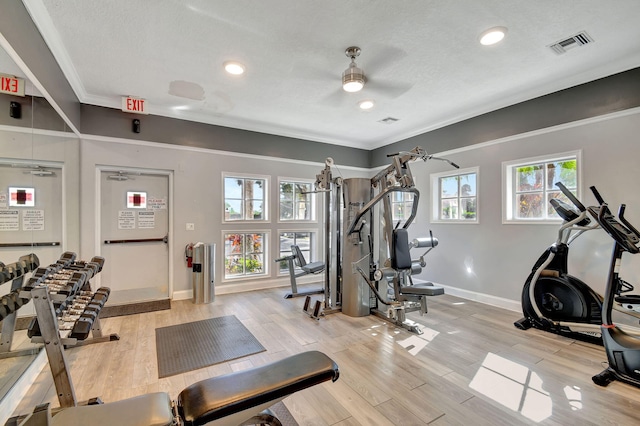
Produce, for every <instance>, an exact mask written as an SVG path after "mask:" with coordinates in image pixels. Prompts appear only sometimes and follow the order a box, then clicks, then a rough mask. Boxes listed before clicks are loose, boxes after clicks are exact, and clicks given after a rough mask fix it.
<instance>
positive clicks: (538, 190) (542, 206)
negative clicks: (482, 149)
mask: <svg viewBox="0 0 640 426" xmlns="http://www.w3.org/2000/svg"><path fill="white" fill-rule="evenodd" d="M579 157H580V153H579V152H573V153H566V154H558V155H555V156H549V157H538V158H530V159H524V160H519V161H513V162H508V163H503V181H504V182H503V184H504V192H505V200H504V201H505V203H504V205H505V208H504V213H503V214H504V219H506V222H524V221H528V222H532V221H546V220H558V219H559V217H558V215H557V213H556V212H555V210H554V209H553V207H552V206H551V204H550V203H549V201H550V200H551V199H552V198H562V199H563V200H564V201H567V202H569V200H567V198H566V197H565V196H564V194H562V192H560V190H559V189H558V187H557V186H556V182H562V183H563V184H564V186H566V187H567V188H568V189H569V190H570V191H571V192H573V193H574V194H575V195H576V196H578V177H579V173H578V165H579Z"/></svg>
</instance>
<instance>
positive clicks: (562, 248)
mask: <svg viewBox="0 0 640 426" xmlns="http://www.w3.org/2000/svg"><path fill="white" fill-rule="evenodd" d="M556 186H557V187H558V188H560V190H561V191H562V193H563V194H564V195H565V196H566V197H567V198H568V199H569V200H570V201H571V203H572V204H573V206H571V205H569V204H568V203H566V202H564V201H562V200H560V199H557V198H554V199H551V200H550V203H551V205H552V207H553V208H554V209H555V211H556V212H557V213H558V215H559V216H560V217H561V218H562V219H563V220H564V222H563V224H562V226H561V227H560V230H559V231H558V238H557V239H556V241H555V243H553V244H552V245H551V246H550V247H549V248H547V249H546V250H545V252H544V253H542V255H541V256H540V258H539V259H538V261H537V262H536V263H535V265H534V266H533V269H532V270H531V273H530V274H529V276H528V277H527V280H526V282H525V284H524V288H523V289H522V311H523V314H524V318H522V319H520V320H518V321H516V322H514V323H513V325H515V326H516V327H517V328H519V329H521V330H527V329H529V328H531V327H535V328H538V329H540V330H544V331H548V332H551V333H556V334H561V335H564V336H567V337H571V338H576V339H580V340H584V341H587V342H591V343H596V344H602V339H601V333H600V324H602V316H601V312H602V302H603V298H602V296H600V295H599V294H598V293H596V292H595V291H593V289H591V287H589V286H588V285H587V284H586V283H584V282H583V281H581V280H580V279H578V278H576V277H574V276H572V275H570V274H569V273H568V266H567V261H568V257H569V245H570V244H571V243H572V242H573V241H575V239H576V238H578V237H579V236H580V235H582V234H583V233H584V232H586V231H590V230H593V229H597V228H599V225H598V224H597V223H595V224H591V220H590V219H589V217H588V212H587V209H586V208H585V206H584V205H583V204H582V203H581V202H580V201H579V200H578V199H577V198H576V197H575V196H574V195H573V193H571V191H569V190H568V189H567V188H566V187H565V186H564V185H563V184H562V183H560V182H558V183H556ZM574 232H575V233H574ZM572 233H574V234H573V235H571V234H572ZM631 289H632V288H629V289H626V290H631Z"/></svg>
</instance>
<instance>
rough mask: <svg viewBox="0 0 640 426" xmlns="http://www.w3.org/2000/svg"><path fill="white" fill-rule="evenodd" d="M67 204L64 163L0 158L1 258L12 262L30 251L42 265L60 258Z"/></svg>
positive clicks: (6, 261) (6, 262)
mask: <svg viewBox="0 0 640 426" xmlns="http://www.w3.org/2000/svg"><path fill="white" fill-rule="evenodd" d="M64 205H65V201H64V199H63V191H62V165H60V164H58V163H45V162H37V161H36V162H34V161H30V162H28V163H27V162H22V163H21V162H16V160H8V159H0V261H1V262H4V263H5V264H9V263H13V262H15V261H17V260H18V258H19V257H20V256H23V255H25V254H29V253H35V254H36V255H37V256H38V258H39V259H40V264H41V265H42V266H47V265H49V264H50V263H53V262H55V261H56V260H58V259H59V258H60V254H61V252H62V250H63V247H64V240H63V239H64V234H63V229H64V223H63V220H62V218H63V214H64V213H63V208H64ZM2 287H7V286H2ZM4 290H5V289H2V290H0V292H1V293H6V291H4Z"/></svg>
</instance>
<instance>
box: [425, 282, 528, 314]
mask: <svg viewBox="0 0 640 426" xmlns="http://www.w3.org/2000/svg"><path fill="white" fill-rule="evenodd" d="M434 284H437V285H439V286H442V287H444V292H445V294H450V295H452V296H456V297H461V298H463V299H467V300H473V301H475V302H480V303H484V304H485V305H491V306H497V307H498V308H503V309H507V310H509V311H513V312H522V305H521V304H520V301H519V300H511V299H505V298H504V297H497V296H492V295H490V294H484V293H478V292H475V291H471V290H465V289H462V288H456V287H451V286H448V285H444V284H438V283H434Z"/></svg>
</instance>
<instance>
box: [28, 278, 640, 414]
mask: <svg viewBox="0 0 640 426" xmlns="http://www.w3.org/2000/svg"><path fill="white" fill-rule="evenodd" d="M286 291H287V289H285V288H280V289H273V290H261V291H253V292H247V293H237V294H227V295H217V296H216V298H215V301H214V302H213V303H210V304H206V305H194V304H193V303H191V301H190V300H182V301H173V302H172V308H171V310H167V311H158V312H151V313H145V314H137V315H129V316H124V317H113V318H107V319H104V320H102V328H103V333H104V334H108V333H118V334H119V335H120V337H121V340H119V341H115V342H108V343H100V344H95V345H88V346H85V347H77V348H70V349H68V350H67V351H66V353H67V358H68V362H69V365H70V370H71V375H72V377H73V380H74V384H75V388H76V393H77V395H78V399H82V398H89V397H93V396H101V397H102V399H103V400H104V401H116V400H120V399H124V398H129V397H132V396H136V395H140V394H144V393H148V392H158V391H164V392H167V393H168V394H169V395H170V397H171V398H174V399H175V398H176V397H177V395H178V393H179V392H180V391H181V390H182V389H184V388H185V387H186V386H188V385H190V384H192V383H195V382H197V381H200V380H205V379H207V378H209V377H215V376H218V375H221V374H226V373H229V372H232V371H239V370H243V369H245V368H250V367H252V366H258V365H264V364H266V363H268V362H271V361H275V360H279V359H282V358H284V357H286V356H288V355H292V354H296V353H300V352H304V351H307V350H319V351H322V352H324V353H326V354H327V355H329V356H330V357H332V358H333V359H334V360H335V361H336V362H337V363H338V365H339V368H340V378H339V379H338V381H337V382H336V383H330V382H329V383H323V384H321V385H319V386H314V387H312V388H309V389H305V390H302V391H300V392H298V393H296V394H295V395H292V396H290V397H288V398H286V399H285V400H284V403H285V405H286V406H287V407H288V409H289V411H290V412H291V413H292V415H293V417H294V418H295V419H296V420H297V421H298V423H299V424H300V425H301V426H302V425H331V426H338V425H339V426H370V425H393V424H395V425H414V424H415V425H422V424H429V425H434V426H445V425H456V426H457V425H465V426H466V425H473V426H484V425H491V426H493V425H509V426H511V425H539V426H547V425H567V424H580V425H596V424H597V425H603V424H607V425H625V426H626V425H631V424H640V389H637V388H634V387H631V386H629V385H626V384H623V383H619V382H615V383H612V384H611V385H610V386H609V387H607V388H601V387H598V386H596V385H595V384H593V383H592V381H591V376H592V375H593V374H595V373H598V372H600V371H601V370H602V368H603V367H602V362H603V361H605V360H606V355H605V353H604V349H603V348H602V347H600V346H597V345H591V344H588V343H584V342H578V341H575V340H573V339H568V338H566V337H563V336H558V335H553V334H549V333H545V332H542V331H540V330H527V331H522V330H519V329H516V328H515V327H514V326H513V321H515V320H517V319H519V318H520V314H519V313H517V312H511V311H507V310H503V309H500V308H497V307H494V306H488V305H483V304H481V303H477V302H474V301H469V300H464V299H460V298H457V297H453V296H449V295H443V296H438V297H433V298H429V300H428V302H429V313H428V314H427V315H425V316H420V315H419V314H418V313H410V314H408V317H409V318H411V319H412V320H414V321H416V322H418V323H419V324H421V325H422V326H423V327H424V334H423V335H421V336H417V335H414V334H412V333H409V332H408V331H406V330H404V329H402V328H399V327H397V326H395V325H394V324H392V323H389V322H388V321H386V320H385V319H383V318H379V317H376V316H372V315H370V316H365V317H357V318H354V317H349V316H346V315H344V314H342V313H334V314H329V315H326V316H325V317H323V318H322V319H320V321H315V320H312V319H311V318H309V317H308V316H307V315H306V314H304V313H303V312H302V305H303V303H304V300H303V298H297V299H289V300H287V299H284V294H285V292H286ZM224 315H236V316H237V317H238V318H239V319H240V321H241V322H242V323H243V324H244V325H245V327H247V329H248V330H249V331H250V332H251V333H252V334H253V335H254V336H255V337H256V338H257V339H258V341H260V343H261V344H262V345H263V346H264V347H265V349H266V351H264V352H260V353H257V354H253V355H250V356H247V357H244V358H240V359H237V360H232V361H229V362H223V363H220V364H216V365H212V366H208V367H205V368H201V369H199V370H194V371H189V372H186V373H183V374H179V375H175V376H171V377H167V378H163V379H159V378H158V373H157V358H156V348H155V329H156V328H159V327H166V326H171V325H176V324H182V323H186V322H190V321H199V320H203V319H207V318H213V317H220V316H224ZM52 383H53V381H52V379H51V373H50V370H49V368H48V366H47V367H45V369H44V370H43V371H42V373H41V374H40V375H38V377H37V379H36V381H35V383H34V384H33V385H32V387H31V389H30V391H29V393H28V394H27V396H25V398H24V399H23V400H22V401H21V403H20V405H19V407H18V409H17V410H16V413H15V414H20V413H26V412H28V411H30V410H31V409H32V407H33V406H35V405H37V404H40V403H42V402H50V403H52V406H54V407H55V406H57V405H58V403H57V397H56V394H55V389H54V387H53V386H52ZM96 394H99V395H96Z"/></svg>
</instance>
